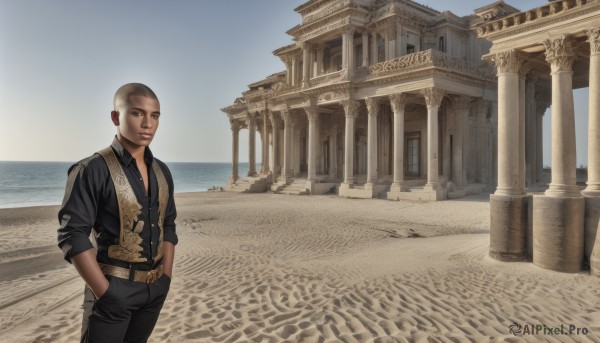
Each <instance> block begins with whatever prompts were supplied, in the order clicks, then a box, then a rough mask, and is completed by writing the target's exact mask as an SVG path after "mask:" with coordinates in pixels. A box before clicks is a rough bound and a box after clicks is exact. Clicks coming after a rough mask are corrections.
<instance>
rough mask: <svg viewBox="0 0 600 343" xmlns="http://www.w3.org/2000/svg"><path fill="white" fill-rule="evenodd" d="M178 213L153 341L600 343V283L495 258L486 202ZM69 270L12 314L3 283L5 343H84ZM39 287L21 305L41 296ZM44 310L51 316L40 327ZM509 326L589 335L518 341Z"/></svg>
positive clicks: (217, 202) (300, 204) (200, 208)
mask: <svg viewBox="0 0 600 343" xmlns="http://www.w3.org/2000/svg"><path fill="white" fill-rule="evenodd" d="M177 201H178V208H179V213H180V215H179V219H178V230H179V233H180V242H181V243H180V245H179V246H178V247H177V259H176V269H175V278H174V280H173V283H172V287H171V290H172V292H171V294H170V295H169V298H168V300H167V303H166V304H165V307H164V309H163V313H162V314H161V318H160V319H159V323H158V325H157V326H156V329H155V332H154V334H153V337H152V338H151V341H152V342H381V343H384V342H536V341H554V342H586V341H587V342H593V341H600V339H599V336H598V333H599V332H600V320H599V319H600V316H599V315H598V313H600V290H599V288H598V286H597V280H598V279H596V278H593V277H590V276H589V275H586V274H585V273H583V274H579V275H569V274H560V273H552V272H548V271H545V270H541V269H539V268H537V267H535V266H533V265H532V264H527V263H517V264H504V263H499V262H496V261H494V260H492V259H490V258H489V257H487V248H488V243H489V233H488V232H487V228H488V226H489V223H488V220H489V219H488V217H489V212H488V211H489V204H488V202H486V201H485V199H484V198H481V197H480V198H471V199H467V200H466V201H464V200H463V201H446V202H440V203H429V204H421V203H411V202H388V201H379V200H372V201H362V200H346V199H340V198H336V197H327V196H320V197H294V196H281V195H267V194H261V195H235V194H218V193H217V194H204V195H201V196H198V195H193V194H182V195H179V196H178V199H177ZM0 266H1V265H0ZM59 271H60V273H62V274H61V275H62V276H61V277H62V279H61V278H58V277H55V278H54V279H55V280H53V281H52V282H55V283H56V282H61V280H62V281H63V282H65V285H67V286H64V287H63V286H62V285H61V286H56V287H54V288H49V290H48V291H46V292H42V293H39V294H33V293H32V295H31V297H29V298H27V297H26V298H25V300H23V301H20V302H19V304H22V305H16V304H13V305H10V306H5V307H4V308H2V307H1V305H2V304H3V303H4V302H7V301H8V299H9V296H8V293H7V292H6V291H5V290H6V289H7V287H10V288H11V289H13V290H15V289H16V282H17V281H16V280H14V281H11V282H10V283H5V284H0V287H2V288H1V289H2V291H0V320H2V323H12V324H11V325H12V326H10V327H9V329H3V330H1V331H0V333H1V334H2V335H3V337H8V338H9V339H10V340H9V341H15V342H20V341H32V342H33V341H48V342H50V341H53V342H54V341H56V342H68V341H74V340H77V338H76V337H77V335H78V330H79V316H80V310H79V303H80V302H81V299H80V298H79V297H78V296H76V297H75V298H73V299H72V300H71V299H66V300H65V299H63V301H62V302H60V301H59V300H57V299H55V298H53V295H52V294H54V293H53V291H52V289H61V290H62V289H67V292H66V294H69V292H71V290H72V291H73V292H77V291H78V290H79V288H78V287H80V284H78V283H77V282H78V280H77V279H75V280H73V281H71V280H68V279H67V278H68V277H69V275H72V274H69V272H70V271H72V269H60V270H59ZM55 274H57V273H55ZM29 277H30V279H25V281H21V284H22V285H26V286H27V287H29V288H27V289H29V291H27V290H25V289H24V290H23V292H25V293H23V294H27V293H26V292H34V291H35V290H36V289H37V288H36V287H39V286H40V285H39V284H35V283H34V281H33V279H35V277H34V276H29ZM36 285H37V286H36ZM73 294H76V293H73ZM21 307H23V308H27V309H29V310H28V311H27V310H26V311H19V310H17V308H21ZM35 308H40V309H42V310H43V313H44V316H43V317H37V318H35V317H34V316H32V315H31V313H32V309H35ZM513 322H516V323H522V324H526V323H529V324H546V325H548V326H556V325H560V324H565V325H569V324H573V325H577V326H579V327H586V328H588V329H589V330H591V331H592V332H591V334H589V335H587V336H552V337H550V336H542V335H538V336H522V337H517V336H514V335H512V334H511V333H510V332H509V330H508V327H509V325H510V324H512V323H513ZM13 324H14V325H13ZM3 325H4V324H3Z"/></svg>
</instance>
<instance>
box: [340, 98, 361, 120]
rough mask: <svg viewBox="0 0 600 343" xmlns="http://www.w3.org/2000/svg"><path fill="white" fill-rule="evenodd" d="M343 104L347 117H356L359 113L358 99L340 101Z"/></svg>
mask: <svg viewBox="0 0 600 343" xmlns="http://www.w3.org/2000/svg"><path fill="white" fill-rule="evenodd" d="M340 103H341V104H342V106H343V107H344V113H345V115H346V117H353V118H356V116H357V115H358V109H359V104H358V101H354V100H342V101H340Z"/></svg>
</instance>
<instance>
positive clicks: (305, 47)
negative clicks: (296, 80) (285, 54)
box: [302, 42, 310, 88]
mask: <svg viewBox="0 0 600 343" xmlns="http://www.w3.org/2000/svg"><path fill="white" fill-rule="evenodd" d="M309 80H310V44H308V43H306V42H304V43H303V44H302V88H306V87H309V86H310V83H309Z"/></svg>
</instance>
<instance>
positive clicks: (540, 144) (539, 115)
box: [535, 90, 550, 183]
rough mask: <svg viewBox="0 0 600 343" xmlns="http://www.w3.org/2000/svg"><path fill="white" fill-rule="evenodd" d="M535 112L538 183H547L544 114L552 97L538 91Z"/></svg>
mask: <svg viewBox="0 0 600 343" xmlns="http://www.w3.org/2000/svg"><path fill="white" fill-rule="evenodd" d="M535 103H536V105H535V112H536V118H535V119H536V135H535V138H536V144H535V146H536V158H537V161H536V168H537V169H536V170H535V179H536V182H538V183H539V182H546V181H547V180H545V179H544V123H543V120H544V114H545V113H546V110H547V109H548V107H549V106H550V95H549V94H546V92H545V91H542V90H538V91H537V92H536V93H535Z"/></svg>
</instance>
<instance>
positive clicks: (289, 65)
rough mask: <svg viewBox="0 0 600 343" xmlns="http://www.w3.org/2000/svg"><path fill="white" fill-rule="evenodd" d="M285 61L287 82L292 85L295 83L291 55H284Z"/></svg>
mask: <svg viewBox="0 0 600 343" xmlns="http://www.w3.org/2000/svg"><path fill="white" fill-rule="evenodd" d="M283 61H284V63H285V70H286V71H287V73H286V77H285V82H286V83H287V84H288V85H289V86H292V85H293V83H292V82H293V81H292V80H293V78H292V73H293V69H292V58H291V57H290V56H284V57H283Z"/></svg>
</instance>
